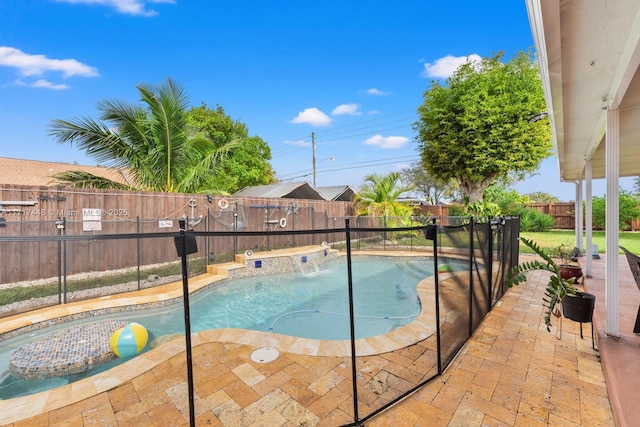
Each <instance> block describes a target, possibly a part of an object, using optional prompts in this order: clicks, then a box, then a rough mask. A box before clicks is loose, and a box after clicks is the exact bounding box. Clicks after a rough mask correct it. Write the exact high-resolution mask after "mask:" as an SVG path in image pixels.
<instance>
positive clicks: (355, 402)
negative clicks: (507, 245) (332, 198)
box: [345, 218, 361, 427]
mask: <svg viewBox="0 0 640 427" xmlns="http://www.w3.org/2000/svg"><path fill="white" fill-rule="evenodd" d="M345 228H346V239H347V283H348V285H349V326H350V328H351V382H352V384H353V422H354V424H353V425H354V426H356V427H358V426H360V425H361V424H360V420H359V416H358V383H357V380H358V371H357V367H356V329H355V317H354V314H353V280H352V279H353V276H352V272H351V228H350V226H349V218H346V219H345Z"/></svg>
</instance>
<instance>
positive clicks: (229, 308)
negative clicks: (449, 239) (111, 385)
mask: <svg viewBox="0 0 640 427" xmlns="http://www.w3.org/2000/svg"><path fill="white" fill-rule="evenodd" d="M447 262H448V263H449V264H450V265H453V267H454V269H455V270H457V269H459V268H457V267H456V265H457V263H461V262H462V261H455V260H449V261H447ZM460 268H464V264H462V265H460ZM433 270H434V269H433V260H432V259H431V258H428V257H415V258H413V257H412V258H397V257H356V258H354V261H353V264H352V272H353V288H354V311H355V316H356V328H355V333H356V337H357V338H365V337H372V336H376V335H381V334H384V333H387V332H389V331H391V330H393V329H395V328H397V327H399V326H402V325H405V324H408V323H410V322H411V321H412V320H413V319H415V317H416V316H417V315H418V314H419V313H420V308H421V307H420V301H419V299H418V297H417V294H416V286H417V284H418V282H419V281H420V280H422V279H424V278H425V277H427V276H430V275H432V274H433ZM310 271H311V272H308V273H305V274H300V273H298V274H294V273H286V274H278V275H270V276H262V277H254V278H250V279H237V280H233V281H231V280H229V281H225V282H222V283H218V284H216V285H215V286H211V287H210V288H208V289H207V290H205V291H202V292H200V293H198V294H196V295H193V296H192V297H191V301H190V302H191V329H192V331H193V332H198V331H202V330H207V329H216V328H242V329H253V330H257V331H264V332H274V333H279V334H287V335H294V336H299V337H307V338H314V339H324V340H344V339H349V317H348V313H349V309H348V294H347V279H346V277H347V267H346V259H345V258H344V257H342V258H339V259H336V260H330V261H327V262H326V263H325V264H323V265H322V266H321V267H318V268H314V269H311V270H310ZM111 319H124V320H127V321H135V322H138V323H141V324H142V325H144V326H146V327H147V329H148V330H149V335H150V342H151V340H153V339H154V338H157V337H160V336H163V335H168V334H174V333H184V322H183V311H182V304H173V305H171V306H168V307H163V308H156V309H150V310H144V311H134V312H120V313H114V314H111V315H108V316H100V317H99V318H98V317H94V318H90V319H84V320H82V321H74V322H70V323H66V324H63V325H58V326H56V327H54V328H46V329H42V330H38V331H36V332H33V333H30V334H28V335H22V336H19V337H15V338H12V339H10V340H6V341H5V342H3V346H2V347H3V348H2V350H1V351H0V398H1V399H7V398H12V397H18V396H21V395H26V394H32V393H35V392H38V391H42V390H47V389H50V388H54V387H58V386H60V385H64V384H67V383H68V382H73V381H76V380H79V379H82V378H86V377H89V376H91V375H94V374H95V373H98V372H102V371H104V370H106V369H109V368H111V367H113V366H114V365H115V364H118V363H122V361H123V360H126V359H116V360H114V361H112V362H109V363H106V364H104V365H101V366H99V367H97V368H95V369H93V370H91V371H87V372H85V373H82V374H76V375H73V376H70V377H64V378H51V379H43V380H21V379H18V378H14V377H13V376H12V375H10V374H9V373H8V361H9V358H10V356H11V354H12V353H13V351H15V350H16V349H17V348H19V347H20V346H22V345H24V344H26V343H29V342H31V341H34V340H36V339H38V338H40V337H43V336H46V335H48V334H51V333H54V332H55V331H59V330H64V329H67V328H70V327H73V326H76V325H79V324H82V323H85V324H86V323H92V322H96V321H102V320H111Z"/></svg>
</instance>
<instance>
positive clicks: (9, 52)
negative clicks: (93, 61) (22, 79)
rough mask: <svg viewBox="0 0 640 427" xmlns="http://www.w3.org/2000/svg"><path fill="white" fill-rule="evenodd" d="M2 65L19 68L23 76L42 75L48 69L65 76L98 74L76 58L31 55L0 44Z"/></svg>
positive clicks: (0, 64) (0, 61) (0, 63)
mask: <svg viewBox="0 0 640 427" xmlns="http://www.w3.org/2000/svg"><path fill="white" fill-rule="evenodd" d="M0 66H5V67H14V68H17V69H18V71H19V72H20V74H22V75H23V76H40V75H42V74H44V73H45V72H46V71H59V72H62V75H63V77H71V76H83V77H94V76H97V75H98V71H97V70H96V69H95V68H94V67H90V66H88V65H85V64H83V63H81V62H78V61H76V60H75V59H49V58H47V57H46V56H44V55H29V54H27V53H24V52H23V51H21V50H20V49H16V48H13V47H8V46H0Z"/></svg>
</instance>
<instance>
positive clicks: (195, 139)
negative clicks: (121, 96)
mask: <svg viewBox="0 0 640 427" xmlns="http://www.w3.org/2000/svg"><path fill="white" fill-rule="evenodd" d="M136 89H138V91H139V93H140V100H141V101H142V102H143V103H144V104H146V108H143V107H142V106H138V105H129V104H126V103H123V102H120V101H117V100H114V101H109V100H103V101H100V102H99V103H98V110H99V111H101V115H100V120H101V121H95V120H94V119H92V118H89V117H83V118H73V119H71V120H59V119H58V120H53V121H52V123H51V126H50V132H49V134H50V135H51V136H53V137H54V138H55V139H56V141H57V142H58V143H66V142H68V143H71V144H73V143H76V144H77V147H78V148H80V149H81V150H84V151H85V152H86V153H87V154H88V155H89V156H90V157H91V158H93V159H94V160H96V161H97V162H98V163H100V164H103V165H105V166H109V167H113V168H117V169H120V170H122V169H125V170H127V172H128V174H129V175H130V176H132V177H133V178H132V180H131V182H130V185H123V184H122V183H117V182H115V181H110V180H108V179H106V178H102V177H97V176H93V175H90V174H87V173H81V171H70V172H67V173H65V174H61V175H58V176H56V178H57V179H58V180H66V182H67V183H69V184H71V185H75V186H80V187H94V188H95V187H100V188H131V189H140V190H150V191H164V192H184V193H189V192H198V191H204V190H215V189H209V188H206V185H207V179H208V176H209V174H210V172H211V171H212V170H213V168H215V167H216V165H217V164H219V162H220V160H221V158H222V157H223V156H224V155H225V154H226V153H227V152H228V151H229V150H231V149H232V148H233V147H235V146H236V145H237V142H235V141H230V142H227V143H225V144H223V145H221V146H218V147H216V146H215V145H214V144H213V142H211V141H210V140H208V139H207V138H205V137H203V136H201V135H198V134H196V133H195V132H191V130H190V129H188V126H187V123H186V120H185V114H186V109H187V107H188V97H187V95H186V93H185V91H184V89H183V88H182V87H181V86H180V85H178V84H176V83H175V82H173V81H172V80H171V79H167V81H166V82H165V83H163V84H161V85H158V86H154V85H147V84H142V85H139V86H137V87H136Z"/></svg>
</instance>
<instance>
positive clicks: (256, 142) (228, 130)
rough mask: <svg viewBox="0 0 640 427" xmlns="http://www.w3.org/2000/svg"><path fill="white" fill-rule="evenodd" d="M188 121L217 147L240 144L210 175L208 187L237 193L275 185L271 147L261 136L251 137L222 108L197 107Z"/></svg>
mask: <svg viewBox="0 0 640 427" xmlns="http://www.w3.org/2000/svg"><path fill="white" fill-rule="evenodd" d="M186 120H187V124H188V125H189V126H190V127H191V128H195V129H198V131H200V132H202V133H203V134H204V136H206V137H207V138H208V139H209V140H211V141H212V142H213V144H214V146H215V147H219V148H221V147H224V146H225V145H226V144H229V143H232V142H233V141H239V143H238V145H237V146H236V147H235V148H234V149H233V151H232V152H231V153H229V155H228V156H226V157H225V158H223V159H221V161H220V164H219V165H218V167H217V168H216V169H215V171H213V173H212V174H211V175H210V176H209V180H208V182H209V186H211V187H212V188H224V189H225V190H226V191H227V192H229V193H234V192H236V191H238V190H240V189H242V188H244V187H249V186H254V185H266V184H273V183H274V182H276V179H275V173H274V171H273V168H272V167H271V164H270V163H269V160H270V159H271V149H270V148H269V145H268V144H267V143H266V142H265V141H263V140H262V138H260V137H258V136H249V130H248V129H247V126H246V125H245V124H244V123H241V122H240V121H238V120H233V119H232V118H231V117H229V116H228V115H226V114H225V112H224V109H223V108H222V107H221V106H217V107H216V108H215V109H211V108H208V107H207V106H206V104H202V105H201V106H199V107H194V108H192V109H191V110H189V111H188V112H187V115H186Z"/></svg>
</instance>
